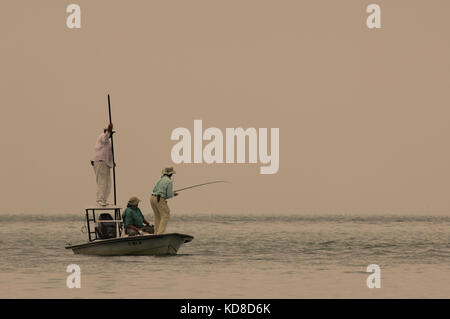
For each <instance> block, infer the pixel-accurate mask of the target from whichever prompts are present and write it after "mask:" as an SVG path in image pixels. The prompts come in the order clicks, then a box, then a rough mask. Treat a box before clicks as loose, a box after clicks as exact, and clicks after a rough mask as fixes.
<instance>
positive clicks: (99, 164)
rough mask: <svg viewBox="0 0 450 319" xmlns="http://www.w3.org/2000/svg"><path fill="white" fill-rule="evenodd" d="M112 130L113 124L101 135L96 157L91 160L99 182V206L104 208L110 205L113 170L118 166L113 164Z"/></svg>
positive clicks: (95, 153) (95, 151) (96, 145)
mask: <svg viewBox="0 0 450 319" xmlns="http://www.w3.org/2000/svg"><path fill="white" fill-rule="evenodd" d="M112 129H113V125H112V123H111V124H109V125H108V127H107V128H105V129H104V130H103V133H102V134H100V136H99V137H98V139H97V143H96V144H95V147H94V157H93V158H92V160H91V164H92V166H93V167H94V173H95V178H96V181H97V204H98V205H100V206H103V207H104V206H107V205H109V204H108V202H107V200H108V197H109V194H110V193H111V168H112V167H113V165H116V164H115V163H113V154H112V146H111V136H112V134H113V133H114V132H113V130H112Z"/></svg>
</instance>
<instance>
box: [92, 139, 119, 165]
mask: <svg viewBox="0 0 450 319" xmlns="http://www.w3.org/2000/svg"><path fill="white" fill-rule="evenodd" d="M110 137H111V134H110V133H109V131H106V132H105V133H102V134H100V136H99V137H98V139H97V143H95V147H94V157H93V158H92V161H94V162H96V161H104V162H105V163H106V165H108V166H109V167H113V165H114V163H113V158H112V146H111V141H110Z"/></svg>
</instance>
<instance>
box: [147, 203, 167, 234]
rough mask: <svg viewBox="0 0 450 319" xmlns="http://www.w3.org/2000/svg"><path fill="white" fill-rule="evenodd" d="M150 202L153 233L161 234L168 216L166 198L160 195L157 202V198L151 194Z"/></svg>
mask: <svg viewBox="0 0 450 319" xmlns="http://www.w3.org/2000/svg"><path fill="white" fill-rule="evenodd" d="M150 204H151V205H152V209H153V213H154V214H155V235H159V234H162V233H164V231H165V230H166V226H167V223H168V222H169V218H170V209H169V206H167V200H165V199H164V198H162V197H161V198H160V200H159V202H158V198H157V197H156V196H152V197H151V198H150Z"/></svg>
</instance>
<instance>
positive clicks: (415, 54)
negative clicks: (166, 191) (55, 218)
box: [0, 0, 450, 214]
mask: <svg viewBox="0 0 450 319" xmlns="http://www.w3.org/2000/svg"><path fill="white" fill-rule="evenodd" d="M70 3H77V4H79V5H80V7H81V29H78V30H75V29H69V28H68V27H67V26H66V18H67V16H68V13H66V7H67V5H69V4H70ZM370 3H378V4H379V5H380V6H381V9H382V13H381V19H382V28H381V29H378V30H369V29H368V28H367V26H366V18H367V16H368V13H366V7H367V5H368V4H370ZM449 12H450V2H449V1H448V0H441V1H439V0H433V1H419V0H416V1H413V0H397V1H381V0H371V1H335V0H327V1H325V0H308V1H298V0H295V1H294V0H291V1H287V0H281V1H278V0H277V1H274V0H271V1H265V0H252V1H249V0H227V1H224V0H220V1H209V0H202V1H198V0H195V1H194V0H189V1H185V0H174V1H163V0H160V1H150V0H148V1H147V0H146V1H124V0H121V1H111V0H108V1H106V0H104V1H100V0H96V1H86V0H73V1H61V0H53V1H50V0H46V1H31V0H30V1H23V0H2V1H1V3H0V39H1V41H0V52H1V53H0V54H1V59H0V108H1V116H0V150H1V154H2V156H1V166H0V193H1V199H2V203H1V204H2V207H1V209H0V212H1V213H71V212H80V213H82V212H83V209H84V207H85V206H87V205H90V204H92V203H94V202H95V179H94V173H93V170H92V167H91V166H90V164H89V160H90V158H91V156H92V153H93V146H94V143H95V141H96V139H97V136H98V135H99V134H100V133H101V131H102V128H103V127H104V126H106V124H107V100H106V95H107V94H108V93H109V94H110V95H111V102H112V111H113V122H114V124H115V127H116V130H117V135H116V136H115V148H116V161H117V164H118V166H117V181H118V189H117V190H118V200H119V204H122V205H123V204H124V203H125V202H126V201H127V199H128V198H129V197H130V196H133V195H136V196H138V197H140V198H141V199H143V203H142V208H143V211H144V212H145V213H146V214H148V213H150V212H151V208H150V203H149V195H150V194H151V190H152V188H153V184H154V182H155V181H156V180H157V179H158V177H159V175H160V171H161V169H162V168H163V167H164V166H167V165H173V164H172V162H171V157H170V152H171V149H172V147H173V145H174V144H175V143H176V142H175V141H171V139H170V136H171V133H172V130H173V129H175V128H177V127H186V128H188V129H190V130H191V133H192V132H193V123H194V120H196V119H201V120H203V125H204V128H207V127H217V128H220V129H221V130H222V131H223V132H225V129H226V128H237V127H242V128H244V129H246V128H249V127H254V128H279V129H280V169H279V171H278V173H277V174H274V175H261V174H259V167H260V166H261V164H259V163H258V164H212V165H208V164H183V165H174V166H175V169H176V170H177V171H178V174H177V175H176V178H175V188H178V187H183V186H187V185H191V184H195V183H201V182H204V181H208V180H214V179H227V180H230V181H231V182H232V184H229V185H225V184H224V185H213V186H209V187H205V188H199V189H195V190H189V191H186V192H183V193H181V195H180V196H179V197H177V198H176V199H173V200H171V201H170V207H171V209H172V213H173V214H177V213H180V214H181V213H193V212H202V213H221V214H234V213H252V214H253V213H265V214H267V213H273V214H290V213H304V214H320V213H352V214H371V213H400V214H407V213H411V214H438V213H439V214H445V213H447V212H449V211H450V200H449V198H450V196H449V191H450V125H449V121H450V104H449V102H450V89H449V87H450V86H449V84H450V78H449V76H450V41H449V36H450V20H449V19H448V13H449ZM110 200H112V196H111V198H110Z"/></svg>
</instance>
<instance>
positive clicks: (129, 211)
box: [122, 207, 144, 229]
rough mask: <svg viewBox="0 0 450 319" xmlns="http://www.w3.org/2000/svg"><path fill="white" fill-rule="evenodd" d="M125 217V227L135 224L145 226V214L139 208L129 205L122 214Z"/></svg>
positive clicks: (139, 226)
mask: <svg viewBox="0 0 450 319" xmlns="http://www.w3.org/2000/svg"><path fill="white" fill-rule="evenodd" d="M122 219H123V227H124V228H125V229H127V228H128V226H130V225H134V226H136V227H138V228H141V227H142V226H143V224H142V222H143V221H144V215H142V212H141V210H140V209H139V207H138V208H136V209H133V208H131V207H127V208H126V209H125V211H124V212H123V214H122Z"/></svg>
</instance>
